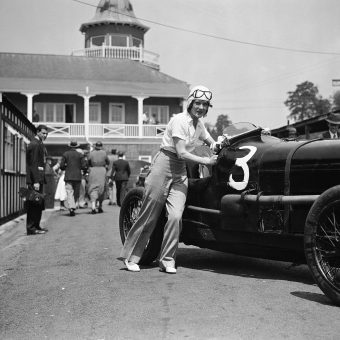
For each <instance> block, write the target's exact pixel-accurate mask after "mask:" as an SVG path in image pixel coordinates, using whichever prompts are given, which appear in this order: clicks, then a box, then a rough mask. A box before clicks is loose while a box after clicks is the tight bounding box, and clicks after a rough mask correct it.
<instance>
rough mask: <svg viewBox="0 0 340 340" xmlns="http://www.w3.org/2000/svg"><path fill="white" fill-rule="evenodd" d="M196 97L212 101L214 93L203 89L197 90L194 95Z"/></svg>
mask: <svg viewBox="0 0 340 340" xmlns="http://www.w3.org/2000/svg"><path fill="white" fill-rule="evenodd" d="M191 96H192V97H193V98H195V99H202V100H205V99H206V100H208V101H210V100H211V99H212V93H211V91H203V90H195V91H194V92H193V93H192V95H191ZM204 98H205V99H204Z"/></svg>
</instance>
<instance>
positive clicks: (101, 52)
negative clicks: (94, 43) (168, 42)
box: [72, 45, 159, 70]
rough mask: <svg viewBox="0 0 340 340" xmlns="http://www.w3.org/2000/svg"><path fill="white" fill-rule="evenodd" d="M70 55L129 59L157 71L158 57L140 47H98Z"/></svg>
mask: <svg viewBox="0 0 340 340" xmlns="http://www.w3.org/2000/svg"><path fill="white" fill-rule="evenodd" d="M72 55H74V56H80V57H96V58H112V59H131V60H136V61H139V62H141V63H144V64H145V65H147V66H149V67H152V68H154V69H157V70H159V55H158V54H157V53H154V52H150V51H147V50H145V49H144V48H142V47H135V46H133V47H123V46H105V45H103V46H98V47H90V48H85V49H83V50H77V51H73V52H72Z"/></svg>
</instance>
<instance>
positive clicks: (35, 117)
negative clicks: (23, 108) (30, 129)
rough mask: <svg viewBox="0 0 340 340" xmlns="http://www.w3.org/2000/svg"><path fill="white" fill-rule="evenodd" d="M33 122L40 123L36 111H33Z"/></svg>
mask: <svg viewBox="0 0 340 340" xmlns="http://www.w3.org/2000/svg"><path fill="white" fill-rule="evenodd" d="M32 120H33V122H39V121H40V116H39V113H38V112H37V111H36V110H34V112H33V119H32Z"/></svg>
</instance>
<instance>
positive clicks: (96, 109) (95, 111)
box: [89, 103, 101, 123]
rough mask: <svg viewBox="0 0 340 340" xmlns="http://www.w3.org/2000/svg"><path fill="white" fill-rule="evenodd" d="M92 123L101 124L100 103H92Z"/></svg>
mask: <svg viewBox="0 0 340 340" xmlns="http://www.w3.org/2000/svg"><path fill="white" fill-rule="evenodd" d="M89 118H90V123H100V122H101V106H100V103H90V117H89Z"/></svg>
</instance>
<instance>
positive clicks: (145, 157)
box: [138, 155, 151, 163]
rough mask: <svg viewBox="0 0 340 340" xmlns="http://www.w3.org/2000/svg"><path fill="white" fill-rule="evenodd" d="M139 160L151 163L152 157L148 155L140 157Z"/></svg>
mask: <svg viewBox="0 0 340 340" xmlns="http://www.w3.org/2000/svg"><path fill="white" fill-rule="evenodd" d="M138 160H140V161H145V162H149V163H151V156H146V155H143V156H138Z"/></svg>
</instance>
